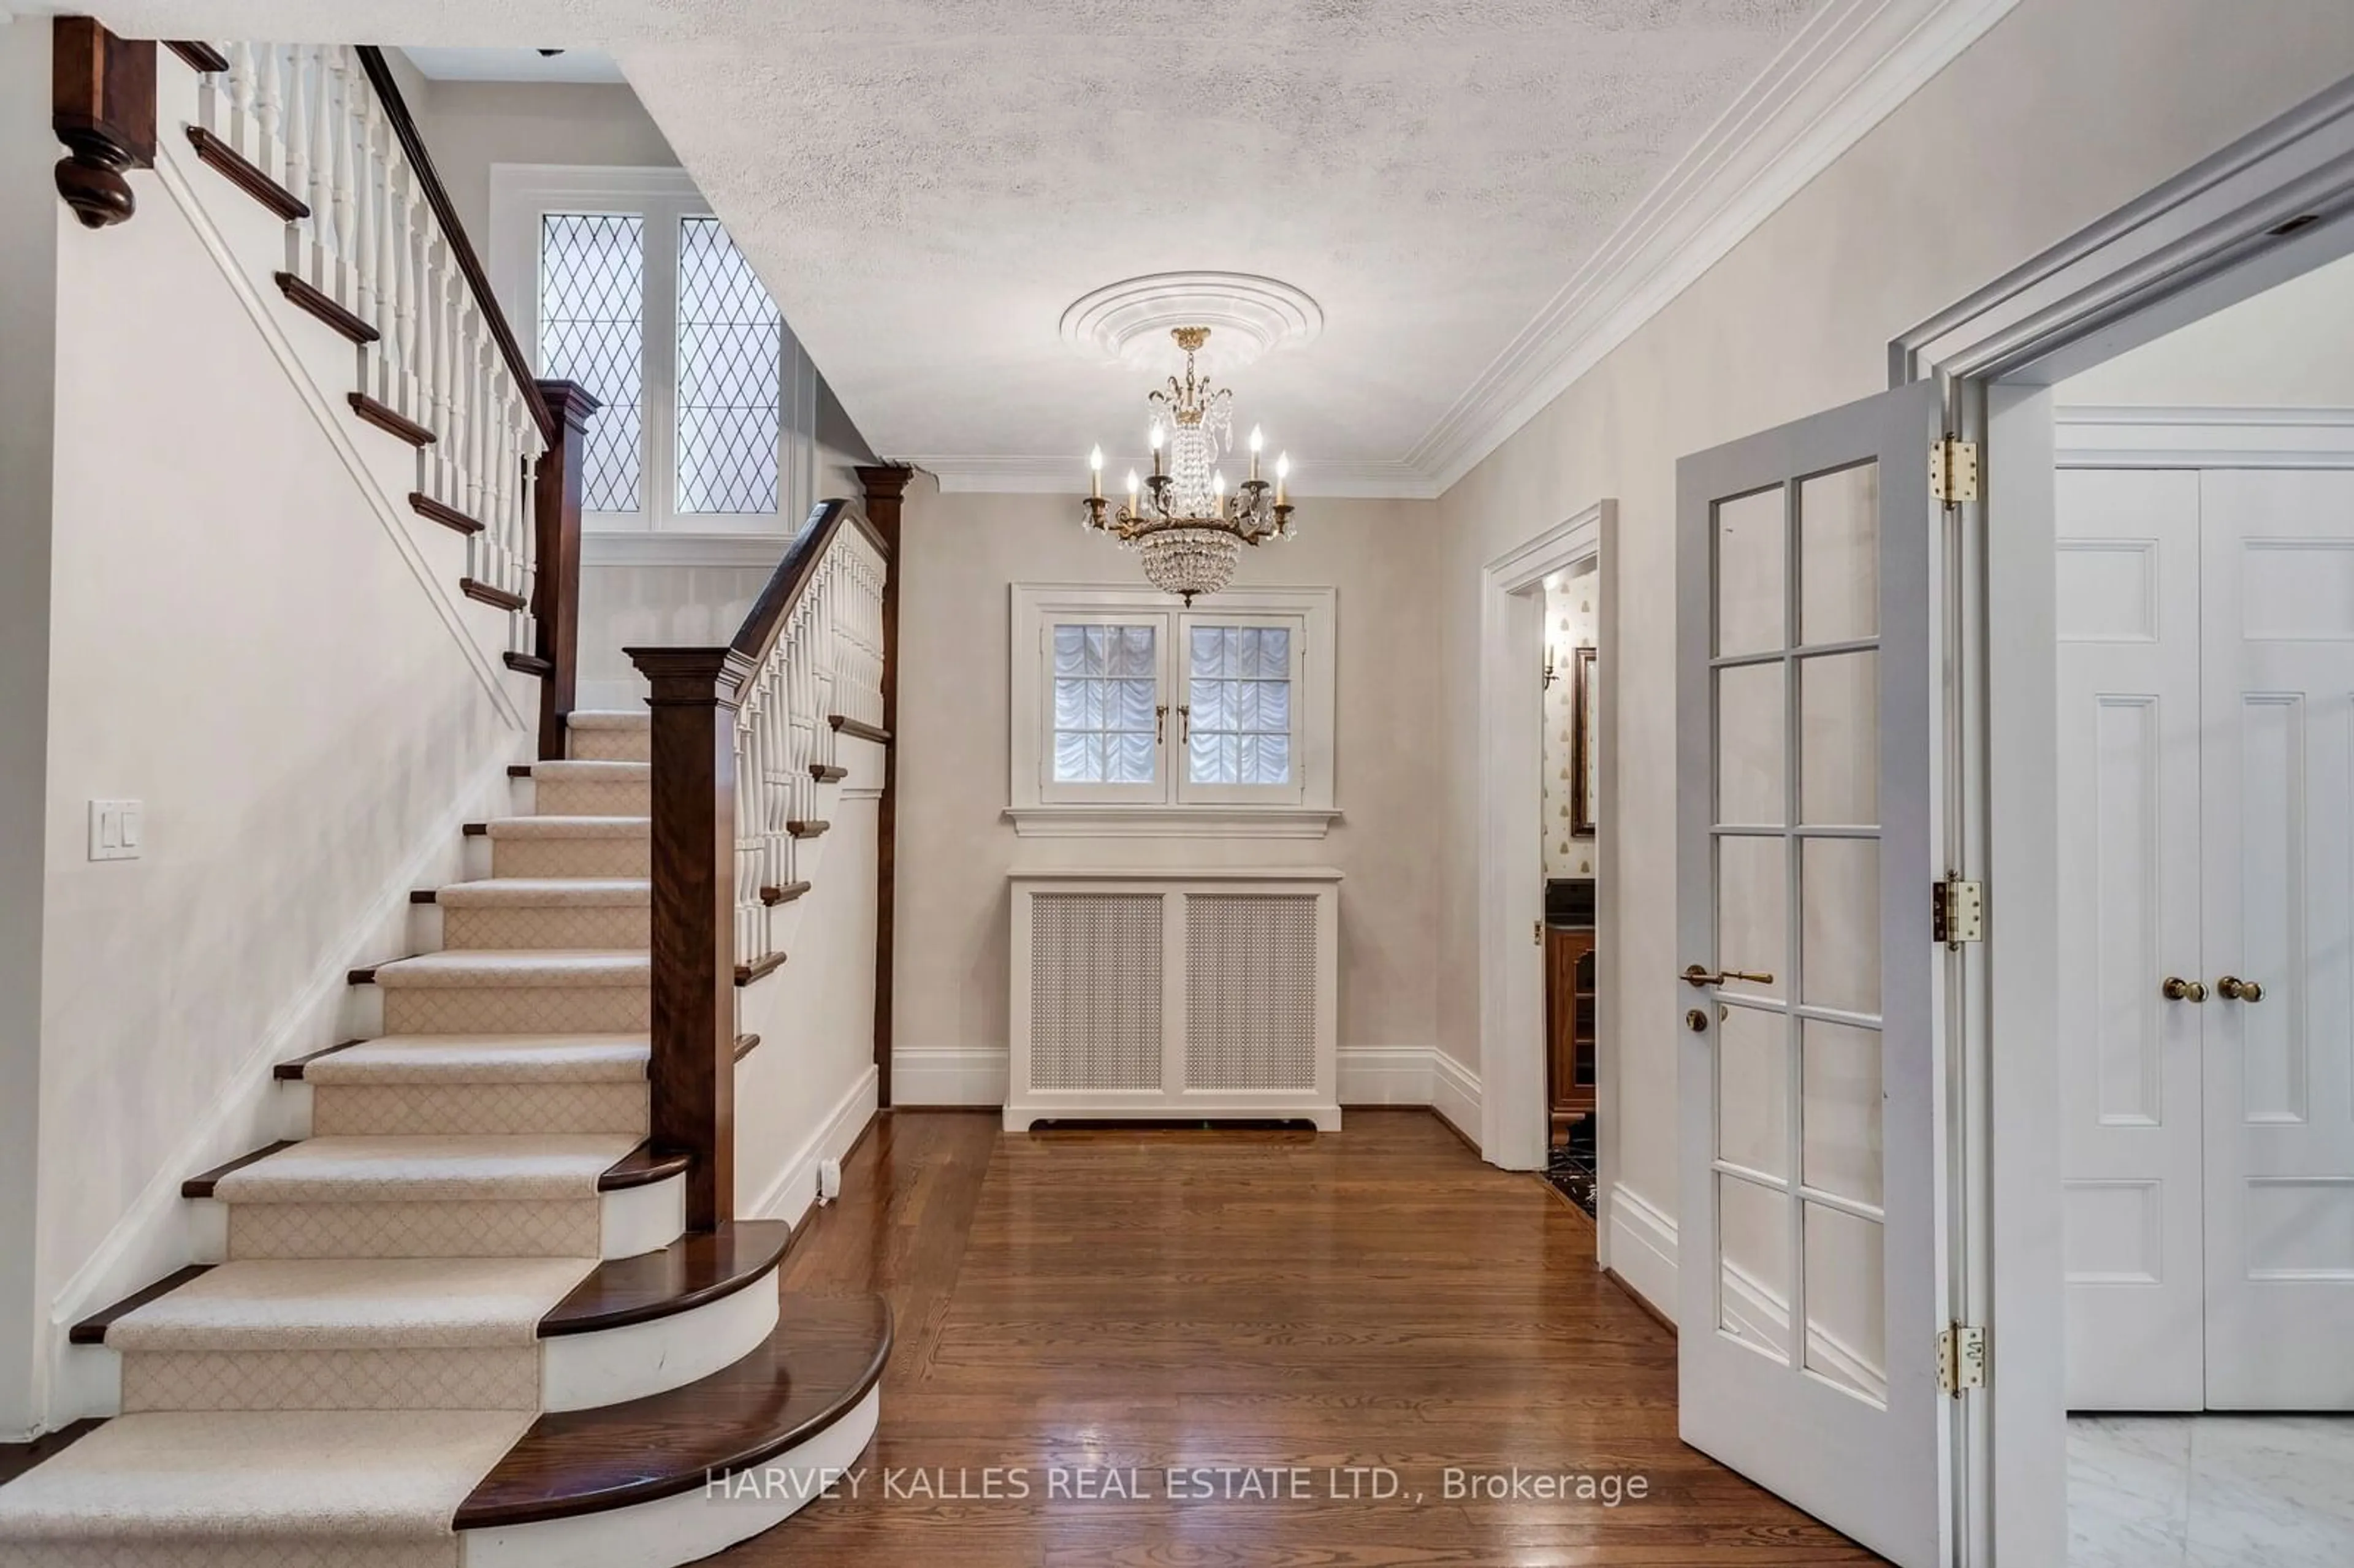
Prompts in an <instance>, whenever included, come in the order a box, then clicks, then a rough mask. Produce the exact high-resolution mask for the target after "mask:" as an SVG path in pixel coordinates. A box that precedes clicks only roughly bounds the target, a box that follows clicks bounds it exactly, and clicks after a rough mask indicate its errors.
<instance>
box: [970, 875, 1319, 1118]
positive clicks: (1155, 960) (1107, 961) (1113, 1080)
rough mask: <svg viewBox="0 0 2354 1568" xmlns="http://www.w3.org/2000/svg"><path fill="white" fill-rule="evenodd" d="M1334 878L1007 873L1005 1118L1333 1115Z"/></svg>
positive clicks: (1298, 1116) (1305, 1116)
mask: <svg viewBox="0 0 2354 1568" xmlns="http://www.w3.org/2000/svg"><path fill="white" fill-rule="evenodd" d="M1339 884H1340V873H1338V872H1337V871H1332V870H1329V869H1326V868H1322V867H1310V868H1301V867H1281V868H1268V869H1244V870H1226V871H1217V872H1185V873H1173V872H1171V873H1163V872H1138V871H1121V872H1104V873H1095V874H1087V873H1074V872H1070V871H1064V870H1057V871H1054V872H1041V873H1016V874H1014V875H1013V879H1012V901H1013V911H1012V913H1013V942H1012V959H1013V965H1012V973H1011V975H1010V976H1009V979H1010V980H1011V990H1012V995H1013V1032H1012V1041H1013V1060H1012V1063H1011V1067H1012V1071H1011V1073H1010V1075H1009V1076H1008V1084H1007V1099H1006V1107H1005V1125H1006V1126H1007V1127H1008V1128H1027V1127H1029V1126H1031V1125H1032V1124H1034V1123H1035V1122H1037V1121H1040V1120H1044V1119H1048V1118H1065V1119H1075V1120H1102V1119H1123V1118H1135V1119H1152V1120H1163V1119H1171V1118H1179V1119H1186V1120H1193V1119H1205V1118H1206V1119H1238V1118H1306V1119H1310V1120H1312V1121H1314V1122H1315V1123H1316V1125H1317V1126H1318V1127H1319V1128H1322V1129H1324V1130H1326V1131H1331V1130H1334V1129H1336V1128H1339V1126H1340V1125H1341V1113H1340V1106H1339V1103H1338V1100H1337V1098H1336V1080H1337V1073H1336V1069H1335V1065H1334V1054H1335V1049H1336V1044H1337V1041H1338V1037H1339V1032H1338V1028H1337V1024H1338V1017H1339V991H1340V987H1339V972H1338V970H1339V964H1338V957H1339V946H1340V944H1339V925H1338V895H1339Z"/></svg>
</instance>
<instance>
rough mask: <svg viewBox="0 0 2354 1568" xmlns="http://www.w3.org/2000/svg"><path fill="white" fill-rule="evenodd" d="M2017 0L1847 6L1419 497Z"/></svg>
mask: <svg viewBox="0 0 2354 1568" xmlns="http://www.w3.org/2000/svg"><path fill="white" fill-rule="evenodd" d="M2017 3H2018V0H1832V3H1831V4H1829V5H1826V6H1825V7H1824V8H1823V9H1822V10H1821V11H1820V12H1819V13H1818V14H1817V15H1816V16H1814V17H1813V18H1812V19H1811V20H1810V21H1808V23H1807V25H1806V26H1803V27H1801V28H1800V29H1799V30H1798V31H1797V34H1796V35H1794V36H1793V37H1792V38H1791V39H1790V41H1789V43H1788V44H1787V46H1785V47H1784V48H1783V49H1782V52H1781V53H1780V54H1778V55H1777V56H1776V57H1775V58H1774V60H1773V63H1772V64H1770V65H1768V66H1767V67H1766V68H1765V71H1764V73H1763V74H1762V75H1760V76H1759V77H1758V79H1756V80H1755V82H1753V83H1751V84H1750V86H1749V88H1748V90H1746V91H1744V93H1743V94H1742V95H1741V97H1740V98H1738V99H1737V100H1735V101H1734V104H1733V106H1732V107H1731V108H1730V109H1728V110H1726V111H1725V112H1724V113H1723V115H1722V116H1720V117H1719V118H1718V120H1717V121H1716V122H1715V123H1714V124H1713V125H1712V126H1710V127H1709V129H1708V131H1707V132H1705V133H1704V134H1703V135H1702V137H1701V139H1700V141H1699V142H1698V143H1696V144H1694V146H1693V147H1692V149H1691V152H1689V153H1687V154H1685V155H1684V156H1683V157H1682V158H1681V159H1680V160H1679V161H1678V162H1677V164H1675V166H1674V167H1673V168H1671V169H1670V170H1669V171H1668V173H1667V175H1666V176H1665V177H1664V178H1663V179H1661V180H1660V181H1659V184H1658V185H1655V186H1654V187H1652V190H1651V192H1650V194H1649V196H1645V197H1644V198H1643V200H1642V202H1641V203H1640V204H1639V205H1638V206H1637V207H1636V208H1635V210H1634V211H1633V212H1632V213H1630V214H1628V217H1627V218H1626V220H1625V221H1624V222H1622V223H1621V224H1620V225H1619V226H1618V227H1617V229H1615V230H1614V231H1613V232H1612V233H1611V235H1610V237H1609V238H1607V239H1606V240H1604V241H1603V243H1602V244H1601V245H1600V246H1599V247H1598V248H1596V249H1595V251H1594V252H1593V253H1592V254H1591V255H1590V256H1588V257H1587V258H1586V259H1585V261H1584V262H1583V263H1582V264H1580V266H1579V267H1578V269H1577V270H1576V272H1575V274H1573V275H1572V276H1571V278H1570V280H1569V281H1568V282H1567V283H1566V284H1565V285H1564V286H1563V288H1562V290H1561V291H1560V292H1559V293H1557V294H1555V295H1554V296H1553V299H1552V300H1550V301H1548V302H1546V304H1545V306H1544V308H1543V309H1542V310H1540V311H1539V312H1538V313H1537V314H1536V317H1535V319H1533V320H1532V321H1531V322H1530V323H1529V324H1528V325H1527V326H1526V327H1524V328H1522V331H1521V333H1520V334H1519V335H1518V336H1516V337H1515V338H1513V340H1512V341H1511V343H1510V344H1507V345H1506V346H1505V348H1504V350H1503V352H1502V353H1501V354H1499V355H1497V356H1496V357H1495V359H1494V360H1492V361H1490V364H1489V366H1488V367H1487V368H1486V369H1485V370H1483V371H1481V372H1480V374H1479V377H1478V378H1477V379H1476V380H1474V381H1473V382H1472V384H1471V386H1470V387H1469V388H1468V389H1467V390H1465V392H1464V393H1463V395H1462V396H1461V397H1458V398H1457V399H1456V401H1455V404H1454V406H1453V407H1452V408H1448V409H1447V412H1446V413H1445V414H1444V415H1442V416H1441V417H1440V418H1439V420H1438V422H1437V424H1435V425H1433V426H1432V427H1431V429H1430V431H1429V433H1428V434H1426V436H1424V437H1423V439H1422V440H1420V441H1418V442H1416V444H1415V446H1414V448H1413V450H1410V451H1409V452H1408V453H1407V454H1406V457H1405V462H1404V463H1403V464H1400V465H1397V466H1400V467H1403V468H1405V469H1407V470H1410V471H1413V472H1414V473H1416V475H1418V476H1419V477H1420V478H1421V480H1422V482H1423V484H1424V486H1425V488H1424V489H1422V490H1418V491H1416V492H1414V493H1441V492H1444V491H1445V490H1446V489H1447V487H1449V486H1450V485H1453V484H1454V483H1455V482H1457V481H1458V480H1460V479H1461V478H1462V477H1463V476H1464V475H1465V474H1467V473H1469V471H1471V469H1472V468H1473V467H1474V466H1475V465H1477V464H1478V463H1479V461H1480V460H1481V459H1483V458H1485V457H1486V456H1488V454H1489V453H1490V452H1492V451H1494V450H1496V449H1497V448H1498V447H1500V446H1501V445H1502V444H1503V443H1504V441H1505V440H1507V439H1508V438H1509V437H1511V434H1512V433H1513V432H1514V431H1516V430H1518V429H1520V428H1521V427H1522V425H1525V424H1526V423H1528V421H1529V420H1530V419H1531V418H1533V417H1534V416H1535V415H1536V414H1537V413H1538V412H1539V411H1541V410H1542V409H1543V408H1544V407H1545V406H1546V405H1547V404H1549V403H1551V402H1552V401H1553V399H1554V398H1556V397H1560V396H1561V395H1562V393H1564V392H1565V391H1567V390H1568V389H1569V387H1570V386H1571V385H1572V384H1573V383H1575V381H1576V380H1577V379H1578V377H1580V376H1584V375H1585V373H1586V372H1587V371H1589V370H1591V369H1593V368H1594V367H1595V366H1596V365H1598V364H1600V363H1601V361H1602V359H1603V358H1604V356H1606V355H1608V354H1609V353H1610V351H1611V350H1613V349H1615V348H1617V346H1618V345H1619V344H1623V343H1625V342H1626V341H1627V340H1628V338H1629V337H1631V336H1633V335H1634V334H1635V332H1636V330H1637V329H1638V328H1639V327H1640V326H1642V324H1643V323H1645V322H1648V321H1649V320H1650V319H1651V317H1653V316H1654V315H1657V314H1658V313H1659V312H1660V311H1661V310H1663V309H1665V308H1666V306H1667V305H1668V304H1669V302H1670V301H1672V300H1674V299H1675V297H1676V296H1677V295H1679V294H1681V293H1682V292H1683V291H1684V290H1685V289H1687V288H1689V287H1690V286H1691V284H1692V283H1694V282H1695V281H1698V280H1699V279H1700V277H1701V276H1702V274H1703V273H1705V272H1706V271H1707V270H1709V269H1710V268H1711V267H1712V266H1714V265H1715V264H1716V263H1717V262H1718V261H1720V260H1723V258H1724V257H1725V255H1726V254H1727V253H1729V252H1730V251H1731V250H1732V249H1733V248H1734V246H1736V245H1738V244H1739V243H1740V242H1741V241H1742V240H1743V239H1744V238H1747V236H1748V235H1749V234H1750V233H1751V232H1752V231H1754V230H1755V228H1757V227H1758V226H1759V225H1760V224H1762V223H1764V222H1765V219H1766V218H1767V217H1770V216H1772V214H1773V213H1774V212H1775V210H1776V208H1778V207H1781V206H1782V204H1783V203H1784V202H1786V201H1787V200H1789V199H1790V197H1792V196H1796V195H1797V193H1798V192H1799V191H1800V190H1801V189H1802V188H1804V187H1805V185H1807V183H1808V181H1809V180H1811V179H1813V178H1814V177H1815V176H1816V175H1819V174H1820V173H1821V172H1822V171H1823V170H1824V169H1826V168H1828V167H1829V165H1830V164H1832V163H1833V162H1835V161H1836V160H1837V159H1838V158H1839V156H1840V154H1843V153H1845V152H1846V151H1847V150H1848V149H1849V148H1850V147H1852V146H1853V145H1855V143H1857V142H1859V141H1861V139H1862V138H1863V136H1864V134H1865V133H1866V132H1869V131H1870V130H1871V129H1872V127H1873V126H1875V125H1877V124H1879V123H1880V122H1881V121H1882V120H1883V119H1885V118H1886V117H1887V116H1888V114H1889V113H1890V111H1893V110H1894V109H1895V108H1896V106H1897V105H1898V104H1900V103H1902V102H1903V101H1904V100H1905V99H1906V98H1908V97H1910V96H1911V95H1912V94H1913V93H1914V91H1915V90H1918V89H1919V88H1920V87H1921V86H1922V85H1923V84H1924V83H1925V82H1926V81H1928V80H1929V79H1930V78H1932V77H1934V76H1935V75H1936V74H1937V73H1938V72H1939V71H1940V70H1942V69H1945V68H1946V66H1947V65H1948V64H1950V63H1951V62H1952V61H1953V60H1954V58H1956V56H1958V55H1960V54H1961V52H1962V51H1963V50H1964V49H1966V48H1969V46H1970V45H1971V44H1973V43H1975V42H1976V41H1977V40H1978V38H1979V37H1981V36H1982V35H1983V34H1985V32H1986V31H1987V29H1988V28H1989V27H1991V26H1994V25H1995V24H1996V23H1997V22H1999V21H2000V20H2001V19H2002V17H2003V16H2005V15H2006V14H2007V13H2008V12H2009V10H2010V9H2011V7H2012V6H2013V5H2016V4H2017ZM1067 467H1068V465H1067V464H1066V469H1067Z"/></svg>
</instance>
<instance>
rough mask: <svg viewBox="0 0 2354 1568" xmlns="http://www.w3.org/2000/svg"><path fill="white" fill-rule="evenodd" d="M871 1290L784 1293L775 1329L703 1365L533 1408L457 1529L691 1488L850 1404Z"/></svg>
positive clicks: (808, 1433)
mask: <svg viewBox="0 0 2354 1568" xmlns="http://www.w3.org/2000/svg"><path fill="white" fill-rule="evenodd" d="M890 1349H891V1308H890V1307H889V1306H888V1305H887V1304H886V1303H885V1301H884V1299H883V1298H881V1297H879V1296H845V1297H815V1296H811V1297H802V1296H793V1295H788V1296H787V1297H786V1298H785V1299H784V1309H783V1314H782V1316H781V1317H780V1318H779V1320H778V1323H777V1326H776V1328H775V1330H772V1331H771V1332H770V1333H769V1337H768V1338H767V1339H766V1340H762V1341H761V1342H760V1344H759V1346H758V1348H757V1349H755V1350H754V1351H752V1352H751V1353H750V1354H748V1355H747V1356H745V1357H744V1358H743V1359H742V1360H741V1361H737V1362H736V1363H735V1364H734V1365H733V1366H729V1367H725V1368H723V1369H721V1370H720V1371H718V1372H714V1373H712V1374H711V1375H710V1376H709V1377H706V1378H703V1379H700V1380H699V1381H697V1382H695V1383H688V1384H686V1385H684V1387H681V1388H674V1389H672V1390H670V1391H669V1392H668V1393H657V1394H652V1395H650V1396H648V1397H647V1398H644V1399H633V1400H630V1401H628V1402H627V1403H625V1404H609V1405H604V1406H601V1407H599V1408H598V1409H594V1410H569V1411H563V1412H559V1413H557V1414H548V1415H542V1416H541V1417H540V1418H539V1419H538V1420H537V1421H535V1422H534V1423H533V1424H532V1427H531V1430H530V1431H529V1432H528V1433H526V1434H525V1436H524V1438H523V1440H522V1441H521V1442H519V1443H517V1444H516V1445H515V1446H514V1448H513V1449H512V1450H511V1451H509V1453H508V1454H507V1455H506V1457H504V1458H503V1459H501V1460H500V1461H499V1463H498V1465H497V1467H496V1468H494V1469H493V1470H492V1471H491V1472H490V1474H489V1475H488V1476H486V1477H484V1478H483V1480H482V1485H481V1486H479V1487H477V1488H476V1489H474V1493H473V1495H472V1497H470V1498H468V1499H466V1501H465V1503H464V1505H463V1506H462V1507H461V1508H460V1509H459V1510H458V1514H457V1518H456V1521H455V1522H456V1524H457V1527H458V1528H459V1529H460V1530H474V1529H480V1528H483V1527H485V1526H492V1525H512V1524H524V1523H529V1522H532V1521H534V1520H549V1519H563V1518H567V1517H570V1516H574V1515H578V1514H588V1513H597V1512H601V1511H603V1510H607V1509H616V1508H625V1507H628V1506H630V1505H631V1504H635V1503H642V1502H650V1501H652V1500H654V1499H658V1498H665V1497H675V1496H677V1495H679V1494H680V1493H682V1492H690V1491H701V1490H702V1489H703V1488H704V1486H705V1482H706V1480H707V1479H708V1478H710V1477H712V1476H715V1475H726V1474H728V1473H730V1472H733V1471H736V1470H740V1469H745V1468H748V1467H752V1466H756V1465H759V1464H761V1463H763V1462H765V1461H767V1460H769V1459H770V1458H773V1457H776V1456H777V1455H778V1454H780V1453H782V1452H783V1451H784V1450H785V1449H787V1448H790V1447H793V1446H797V1445H799V1444H801V1443H805V1442H807V1441H809V1440H810V1439H811V1438H812V1437H814V1436H817V1435H818V1434H820V1433H822V1432H823V1431H824V1430H825V1429H826V1428H827V1427H829V1426H831V1425H833V1424H834V1423H835V1422H837V1421H839V1420H840V1419H842V1417H843V1416H844V1415H846V1414H849V1413H850V1412H851V1411H853V1410H854V1409H855V1408H857V1406H858V1404H859V1402H860V1401H861V1400H863V1399H864V1398H865V1397H866V1394H867V1393H868V1392H869V1391H870V1390H872V1389H873V1388H874V1386H875V1380H876V1379H877V1378H879V1377H880V1376H881V1375H882V1372H883V1362H884V1360H885V1357H886V1356H887V1355H888V1354H889V1353H890Z"/></svg>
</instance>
